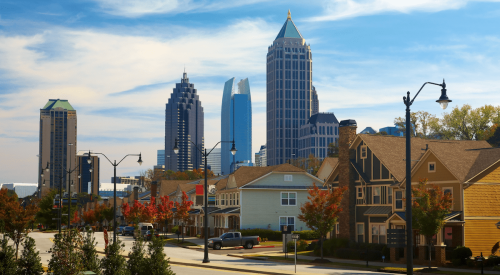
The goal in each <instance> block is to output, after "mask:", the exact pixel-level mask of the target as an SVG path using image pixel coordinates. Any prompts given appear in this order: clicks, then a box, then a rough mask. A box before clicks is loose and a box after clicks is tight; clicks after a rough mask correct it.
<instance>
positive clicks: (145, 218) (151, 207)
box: [141, 197, 158, 223]
mask: <svg viewBox="0 0 500 275" xmlns="http://www.w3.org/2000/svg"><path fill="white" fill-rule="evenodd" d="M157 214H158V208H157V207H156V204H155V197H151V200H150V202H146V203H145V205H144V208H142V213H141V221H142V222H149V223H155V222H156V216H157Z"/></svg>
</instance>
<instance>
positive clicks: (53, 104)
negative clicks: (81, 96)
mask: <svg viewBox="0 0 500 275" xmlns="http://www.w3.org/2000/svg"><path fill="white" fill-rule="evenodd" d="M76 126H77V124H76V110H75V109H73V107H72V106H71V104H69V102H68V100H64V99H49V101H48V102H47V104H45V106H44V107H43V108H42V109H40V139H39V158H38V171H39V173H38V187H39V188H40V190H42V191H41V196H44V195H45V194H46V193H47V192H48V191H49V189H50V188H57V187H59V185H60V183H62V187H63V189H65V190H68V184H69V183H71V181H73V182H76V178H77V173H76V171H75V172H73V173H71V178H69V174H68V173H66V171H68V170H73V169H74V168H75V167H76V165H77V162H76ZM47 164H48V165H49V171H48V172H47V171H46V169H45V168H46V167H47ZM42 175H43V176H42ZM74 188H75V187H72V188H71V189H73V190H77V189H74ZM76 188H78V187H76Z"/></svg>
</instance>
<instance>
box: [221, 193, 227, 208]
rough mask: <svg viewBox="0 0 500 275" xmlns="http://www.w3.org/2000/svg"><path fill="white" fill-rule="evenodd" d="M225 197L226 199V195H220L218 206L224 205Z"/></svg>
mask: <svg viewBox="0 0 500 275" xmlns="http://www.w3.org/2000/svg"><path fill="white" fill-rule="evenodd" d="M225 197H226V194H222V195H220V205H225V203H226V202H225V200H224V199H225Z"/></svg>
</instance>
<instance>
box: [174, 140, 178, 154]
mask: <svg viewBox="0 0 500 275" xmlns="http://www.w3.org/2000/svg"><path fill="white" fill-rule="evenodd" d="M174 153H175V154H179V147H178V146H177V138H176V139H175V146H174Z"/></svg>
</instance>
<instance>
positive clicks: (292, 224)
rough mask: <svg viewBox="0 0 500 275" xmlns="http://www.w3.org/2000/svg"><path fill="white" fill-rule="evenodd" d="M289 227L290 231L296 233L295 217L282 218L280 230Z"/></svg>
mask: <svg viewBox="0 0 500 275" xmlns="http://www.w3.org/2000/svg"><path fill="white" fill-rule="evenodd" d="M285 225H286V226H287V227H288V228H287V229H288V231H295V217H280V230H281V231H282V230H283V226H285Z"/></svg>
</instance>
